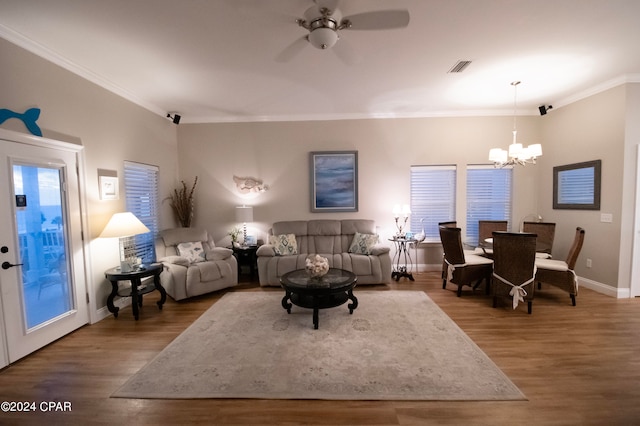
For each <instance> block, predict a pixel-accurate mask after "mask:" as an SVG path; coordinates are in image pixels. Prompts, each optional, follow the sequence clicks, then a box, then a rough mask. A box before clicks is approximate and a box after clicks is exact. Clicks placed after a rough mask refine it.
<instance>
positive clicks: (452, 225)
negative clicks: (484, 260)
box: [438, 220, 484, 279]
mask: <svg viewBox="0 0 640 426" xmlns="http://www.w3.org/2000/svg"><path fill="white" fill-rule="evenodd" d="M441 226H444V227H445V228H457V227H458V222H457V221H455V220H450V221H447V222H438V228H439V227H441ZM462 247H463V249H464V254H465V256H468V255H470V254H483V253H484V252H483V251H482V249H481V248H480V247H476V248H475V249H465V248H464V244H463V245H462ZM446 276H447V262H445V260H444V254H443V256H442V278H443V279H444V278H445V277H446Z"/></svg>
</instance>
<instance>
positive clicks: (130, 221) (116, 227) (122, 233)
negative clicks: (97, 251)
mask: <svg viewBox="0 0 640 426" xmlns="http://www.w3.org/2000/svg"><path fill="white" fill-rule="evenodd" d="M147 232H151V231H150V230H149V228H147V227H146V226H145V225H144V223H142V222H140V219H138V218H137V217H136V216H135V215H134V214H133V213H131V212H124V213H116V214H114V215H113V216H111V219H110V220H109V223H107V226H105V227H104V230H103V231H102V233H101V234H100V238H120V237H130V236H132V235H138V234H146V233H147Z"/></svg>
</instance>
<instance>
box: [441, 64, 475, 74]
mask: <svg viewBox="0 0 640 426" xmlns="http://www.w3.org/2000/svg"><path fill="white" fill-rule="evenodd" d="M469 65H471V61H458V62H456V64H455V65H454V66H453V67H451V69H450V70H449V71H448V72H447V74H451V73H457V72H462V71H464V70H465V69H466V68H467V67H468V66H469Z"/></svg>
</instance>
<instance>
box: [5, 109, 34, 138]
mask: <svg viewBox="0 0 640 426" xmlns="http://www.w3.org/2000/svg"><path fill="white" fill-rule="evenodd" d="M10 118H17V119H18V120H21V121H22V122H23V123H24V125H25V126H27V129H28V130H29V131H30V132H31V133H33V134H34V135H36V136H42V130H40V127H39V126H38V125H37V124H36V121H37V120H38V118H40V108H29V109H28V110H26V111H25V112H24V114H20V113H18V112H15V111H11V110H9V109H0V124H2V123H4V122H5V121H7V120H8V119H10Z"/></svg>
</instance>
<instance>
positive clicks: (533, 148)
mask: <svg viewBox="0 0 640 426" xmlns="http://www.w3.org/2000/svg"><path fill="white" fill-rule="evenodd" d="M528 148H529V155H531V156H532V157H534V158H535V157H540V156H541V155H542V145H540V144H539V143H534V144H531V145H529V147H528Z"/></svg>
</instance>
